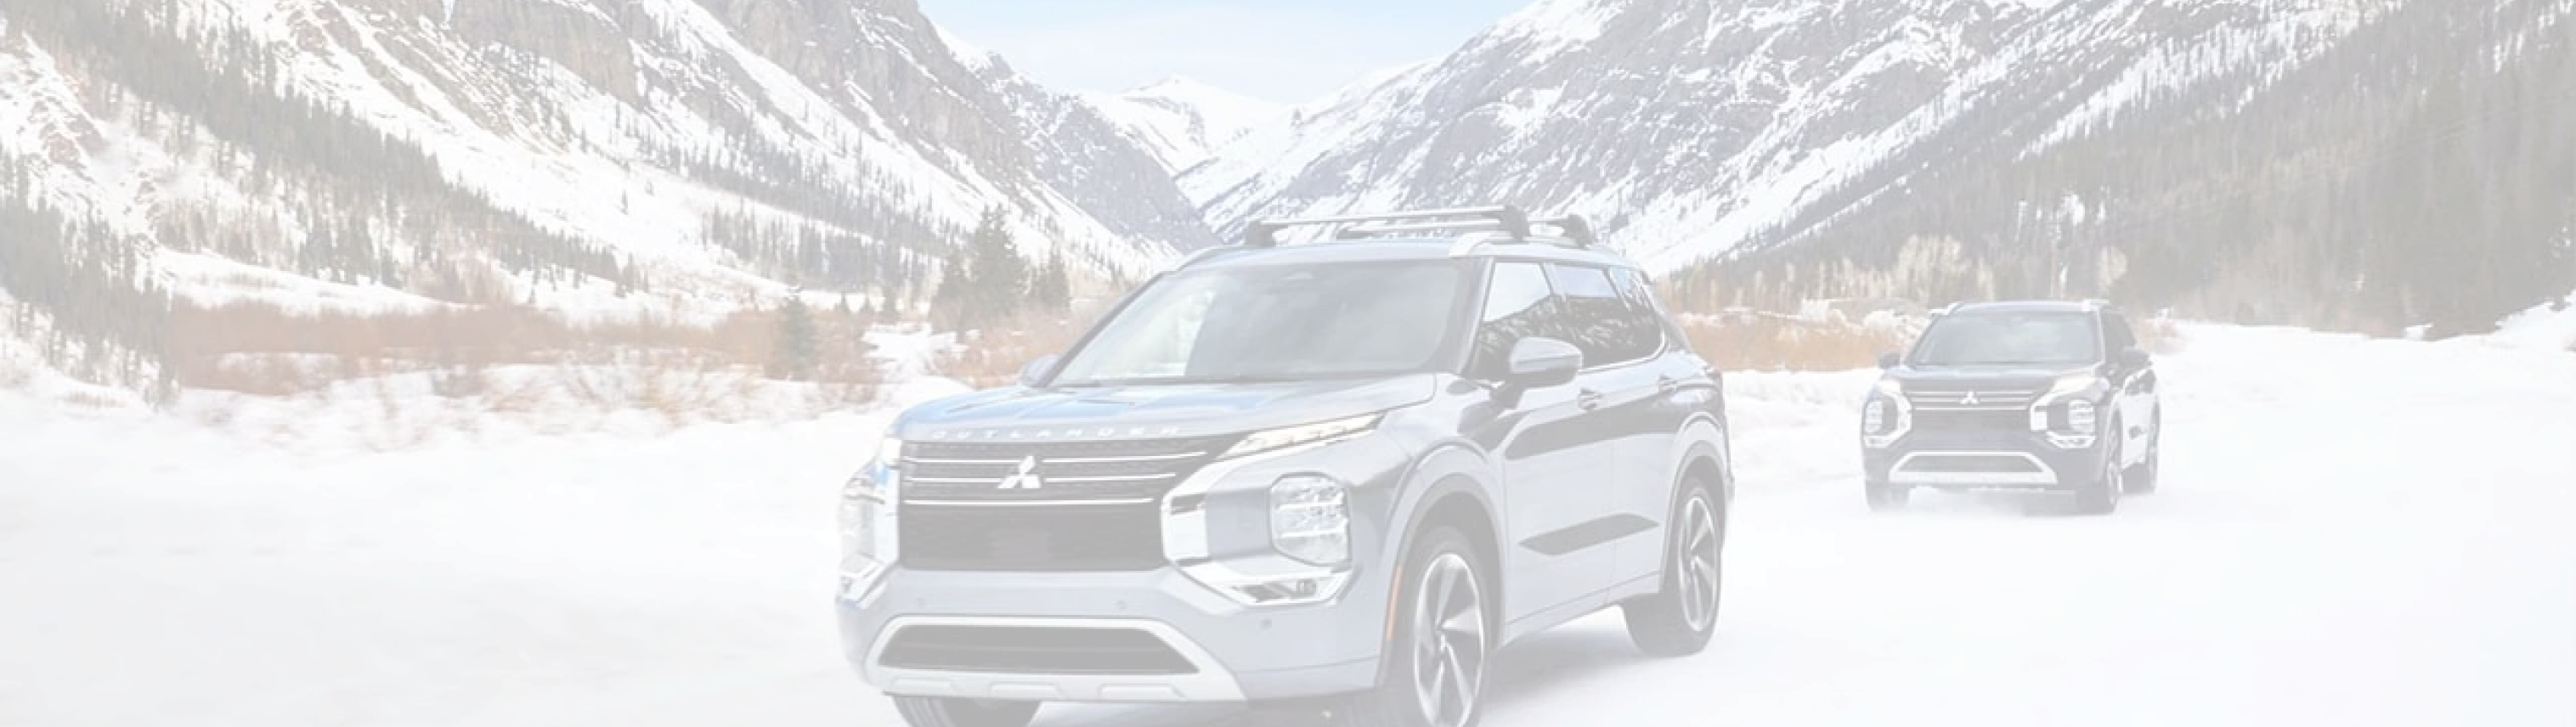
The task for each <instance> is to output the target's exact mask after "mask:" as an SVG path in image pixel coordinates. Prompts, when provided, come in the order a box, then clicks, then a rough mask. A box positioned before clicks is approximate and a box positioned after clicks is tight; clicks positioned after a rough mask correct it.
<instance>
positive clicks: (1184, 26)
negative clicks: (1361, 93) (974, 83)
mask: <svg viewBox="0 0 2576 727" xmlns="http://www.w3.org/2000/svg"><path fill="white" fill-rule="evenodd" d="M958 34H963V36H966V39H971V41H976V44H981V46H987V49H994V52H999V54H1002V57H1005V59H1010V64H1012V67H1018V70H1020V72H1028V75H1030V77H1038V80H1041V82H1046V85H1054V88H1079V90H1121V88H1131V85H1139V82H1146V80H1157V77H1164V75H1175V72H1180V75H1190V77H1198V80H1206V82H1213V85H1224V88H1231V90H1236V93H1247V95H1257V98H1273V101H1291V103H1296V101H1306V98H1316V95H1324V93H1329V90H1334V88H1340V85H1342V82H1347V80H1352V77H1358V75H1363V72H1370V70H1378V67H1391V64H1404V62H1414V59H1419V57H1430V54H1440V52H1445V46H1443V41H1448V44H1453V41H1458V39H1425V36H1419V34H1409V31H1406V28H1388V26H1370V23H1352V21H1350V15H1347V13H1327V10H1306V8H1247V5H1190V8H1157V10H1141V13H1128V15H1108V18H1095V21H1077V23H1048V26H1018V28H958Z"/></svg>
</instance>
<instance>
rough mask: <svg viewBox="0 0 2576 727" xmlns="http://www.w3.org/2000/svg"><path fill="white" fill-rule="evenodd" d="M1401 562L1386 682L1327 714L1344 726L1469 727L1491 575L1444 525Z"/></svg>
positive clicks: (1478, 700)
mask: <svg viewBox="0 0 2576 727" xmlns="http://www.w3.org/2000/svg"><path fill="white" fill-rule="evenodd" d="M1404 562H1405V565H1404V571H1403V573H1404V580H1403V582H1402V583H1401V584H1400V585H1399V587H1400V588H1401V589H1402V594H1403V596H1402V599H1403V600H1402V601H1400V603H1401V604H1402V605H1401V606H1400V607H1399V609H1398V610H1397V611H1396V614H1397V619H1398V621H1397V624H1396V640H1395V641H1394V643H1392V644H1389V645H1388V653H1387V659H1388V662H1389V667H1390V668H1389V669H1388V670H1387V672H1386V673H1387V678H1386V680H1385V682H1384V683H1382V684H1380V685H1378V688H1377V689H1374V690H1371V691H1367V692H1362V693H1359V694H1355V695H1352V696H1350V697H1348V698H1346V699H1344V700H1343V701H1342V703H1341V704H1340V705H1339V706H1338V707H1337V708H1335V709H1334V710H1333V712H1334V716H1336V717H1338V718H1339V719H1338V720H1337V721H1338V722H1340V723H1341V724H1345V725H1350V727H1475V725H1476V723H1477V722H1478V721H1479V720H1482V719H1483V718H1484V712H1483V710H1482V709H1480V707H1481V706H1482V699H1483V696H1484V692H1485V674H1486V672H1487V666H1488V665H1489V664H1490V662H1491V659H1492V657H1493V650H1494V634H1493V628H1492V627H1493V622H1494V620H1493V615H1492V614H1491V613H1490V611H1489V609H1491V608H1493V604H1492V603H1491V602H1490V601H1489V599H1488V596H1487V591H1486V586H1485V584H1486V581H1485V576H1486V574H1487V573H1490V572H1491V571H1490V570H1488V569H1487V568H1486V567H1485V565H1484V558H1483V557H1482V556H1479V555H1478V554H1477V552H1476V548H1475V546H1474V545H1473V544H1471V543H1469V542H1468V540H1467V537H1466V536H1465V535H1461V534H1459V532H1458V531H1457V530H1456V529H1454V528H1450V527H1446V526H1443V527H1438V528H1434V529H1432V530H1431V531H1430V532H1426V533H1424V534H1423V537H1422V540H1421V541H1420V544H1419V545H1416V546H1414V549H1413V552H1412V553H1409V554H1407V555H1406V557H1405V559H1404Z"/></svg>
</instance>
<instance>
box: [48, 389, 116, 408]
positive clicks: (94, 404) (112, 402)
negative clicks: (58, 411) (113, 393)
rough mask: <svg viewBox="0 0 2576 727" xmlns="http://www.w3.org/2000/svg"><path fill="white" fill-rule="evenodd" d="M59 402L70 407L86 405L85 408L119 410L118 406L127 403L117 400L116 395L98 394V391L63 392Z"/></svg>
mask: <svg viewBox="0 0 2576 727" xmlns="http://www.w3.org/2000/svg"><path fill="white" fill-rule="evenodd" d="M59 402H62V405H70V407H85V410H118V407H124V405H126V402H124V400H116V397H108V394H98V392H70V394H62V397H59Z"/></svg>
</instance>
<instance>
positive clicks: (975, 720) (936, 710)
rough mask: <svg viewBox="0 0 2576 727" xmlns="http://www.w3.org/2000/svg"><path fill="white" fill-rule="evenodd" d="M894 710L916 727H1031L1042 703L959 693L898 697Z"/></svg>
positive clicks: (895, 700) (895, 699)
mask: <svg viewBox="0 0 2576 727" xmlns="http://www.w3.org/2000/svg"><path fill="white" fill-rule="evenodd" d="M894 710H895V711H896V712H897V713H900V714H902V715H903V721H904V722H906V723H908V724H911V725H912V727H1028V726H1029V721H1030V720H1034V719H1037V716H1038V703H1036V702H1011V701H1002V700H993V699H959V698H956V697H900V696H899V697H895V698H894Z"/></svg>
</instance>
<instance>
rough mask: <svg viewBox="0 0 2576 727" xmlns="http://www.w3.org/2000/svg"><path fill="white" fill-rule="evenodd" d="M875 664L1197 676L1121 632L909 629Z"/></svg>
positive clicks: (1136, 634) (1161, 647)
mask: <svg viewBox="0 0 2576 727" xmlns="http://www.w3.org/2000/svg"><path fill="white" fill-rule="evenodd" d="M878 662H879V663H881V664H884V665H886V666H890V667H895V668H899V669H924V670H932V671H964V672H986V673H1003V674H1094V675H1117V676H1135V675H1176V674H1196V673H1198V668H1197V667H1195V666H1193V665H1191V664H1190V660H1189V659H1187V658H1185V657H1182V656H1181V654H1180V652H1177V651H1173V650H1172V646H1171V645H1170V644H1166V643H1163V640H1162V639H1160V638H1156V637H1155V636H1154V635H1153V634H1150V633H1146V632H1144V631H1140V630H1137V629H1124V628H1062V627H1044V626H909V627H905V628H904V629H903V630H902V631H898V632H895V635H894V639H893V640H891V641H888V642H887V643H886V648H885V652H884V655H883V656H882V657H880V658H879V659H878Z"/></svg>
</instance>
